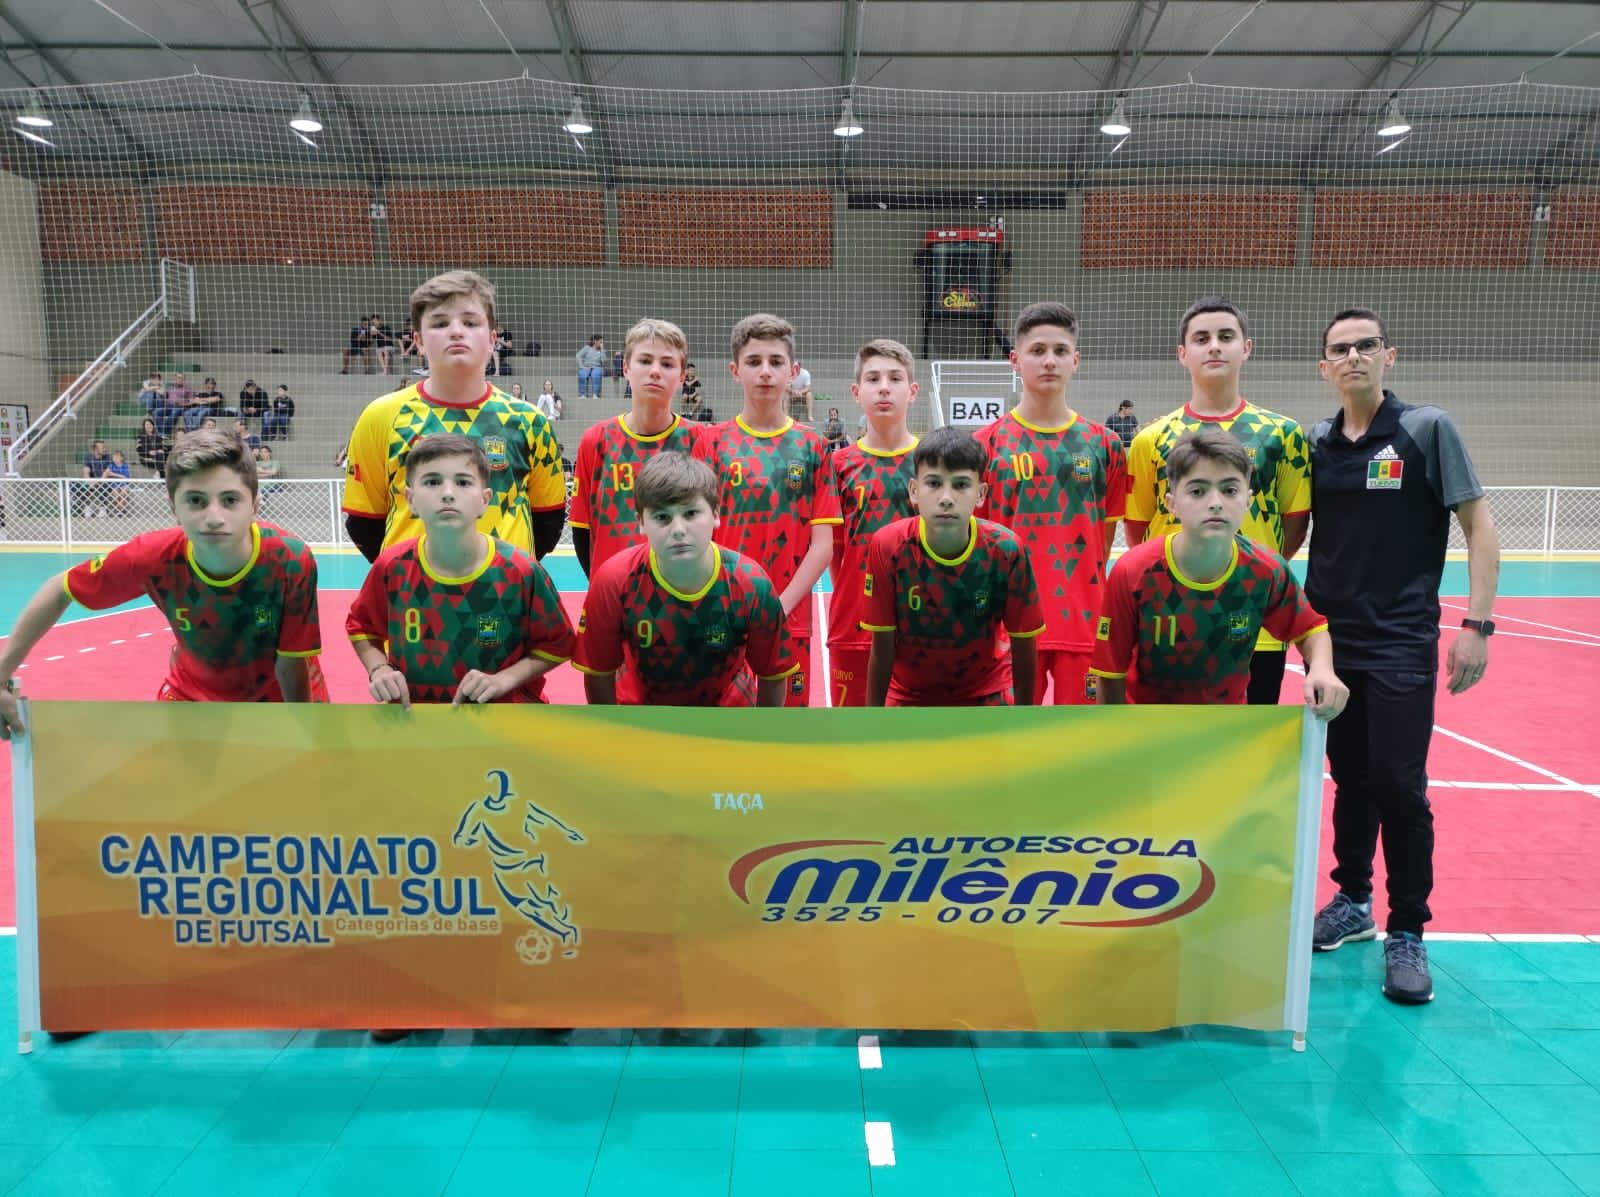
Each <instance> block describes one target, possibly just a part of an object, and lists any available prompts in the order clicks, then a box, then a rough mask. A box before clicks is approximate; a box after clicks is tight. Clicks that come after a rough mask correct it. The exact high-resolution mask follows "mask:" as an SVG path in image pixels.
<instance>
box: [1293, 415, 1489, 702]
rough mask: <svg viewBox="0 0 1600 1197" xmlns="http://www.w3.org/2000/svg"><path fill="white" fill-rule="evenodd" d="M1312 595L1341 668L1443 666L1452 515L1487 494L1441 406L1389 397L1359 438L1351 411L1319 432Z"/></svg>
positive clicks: (1429, 669)
mask: <svg viewBox="0 0 1600 1197" xmlns="http://www.w3.org/2000/svg"><path fill="white" fill-rule="evenodd" d="M1310 440H1311V561H1310V565H1309V567H1308V568H1307V570H1306V594H1307V596H1308V597H1309V598H1310V599H1311V602H1312V605H1313V606H1315V607H1316V609H1317V610H1318V611H1319V612H1321V613H1322V615H1323V616H1325V617H1326V618H1327V620H1328V632H1329V634H1330V635H1331V636H1332V638H1333V659H1334V667H1335V668H1336V669H1352V670H1406V671H1415V672H1419V673H1433V672H1435V671H1436V670H1437V669H1438V667H1439V579H1440V577H1441V576H1442V575H1443V573H1444V555H1445V547H1446V543H1447V541H1448V538H1449V534H1450V513H1451V512H1452V511H1454V510H1455V509H1456V507H1457V506H1458V505H1459V504H1461V503H1465V502H1468V501H1469V500H1472V499H1478V498H1482V497H1483V487H1482V486H1481V485H1479V483H1478V476H1477V474H1476V473H1475V472H1474V471H1473V468H1472V461H1471V459H1470V458H1469V457H1468V456H1467V450H1466V446H1465V445H1463V444H1462V442H1461V434H1460V433H1459V432H1457V431H1456V426H1455V425H1454V424H1453V423H1451V421H1450V417H1449V416H1447V415H1445V413H1444V412H1443V411H1442V410H1440V409H1439V408H1437V407H1412V406H1411V405H1410V404H1406V403H1401V402H1400V400H1398V399H1396V398H1395V397H1394V395H1393V394H1391V393H1390V392H1388V391H1385V392H1384V393H1383V403H1382V404H1381V405H1380V406H1379V408H1378V411H1377V414H1376V415H1375V416H1374V417H1373V421H1372V427H1370V428H1368V429H1367V431H1366V433H1365V434H1364V435H1363V436H1362V437H1361V439H1360V440H1355V441H1351V440H1347V439H1345V435H1344V412H1343V411H1340V412H1339V414H1338V415H1336V416H1334V417H1333V419H1331V420H1323V421H1322V422H1321V423H1320V424H1318V425H1317V426H1316V427H1315V428H1313V429H1312V430H1311V435H1310Z"/></svg>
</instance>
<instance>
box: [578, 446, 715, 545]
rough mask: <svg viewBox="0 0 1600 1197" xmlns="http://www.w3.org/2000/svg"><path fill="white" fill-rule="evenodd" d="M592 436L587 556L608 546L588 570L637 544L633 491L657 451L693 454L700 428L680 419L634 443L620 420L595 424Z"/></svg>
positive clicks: (588, 492)
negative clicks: (656, 435) (660, 432)
mask: <svg viewBox="0 0 1600 1197" xmlns="http://www.w3.org/2000/svg"><path fill="white" fill-rule="evenodd" d="M593 435H594V436H595V437H596V440H597V443H596V444H595V445H594V447H593V450H594V459H593V470H592V475H591V476H590V477H588V478H585V479H584V484H585V489H586V491H587V498H588V500H589V529H590V537H591V540H590V545H591V552H592V550H593V548H594V547H597V546H596V543H595V542H597V541H599V540H601V539H606V540H608V541H612V542H614V543H610V544H608V545H607V547H606V552H605V553H604V554H602V555H599V556H594V557H591V561H590V568H591V570H592V569H596V568H598V567H599V566H600V565H601V564H602V563H604V561H605V560H606V559H607V558H609V557H611V556H612V555H613V554H615V553H616V552H617V551H619V550H620V549H621V548H623V547H625V546H627V545H630V544H638V543H639V542H640V541H641V540H642V539H643V537H642V536H641V534H640V532H639V512H638V509H637V508H636V507H635V506H634V501H633V487H634V483H635V482H636V481H637V479H638V476H639V471H640V470H642V469H643V468H644V464H645V462H647V461H649V460H650V459H651V458H652V457H654V456H655V455H656V454H657V453H660V452H661V451H662V450H664V449H671V450H674V451H676V452H678V453H692V452H693V451H694V447H695V445H696V444H697V443H698V441H699V426H698V425H695V424H691V423H690V422H689V421H687V420H683V419H678V420H677V421H676V423H675V424H674V425H673V427H672V429H671V430H670V431H669V432H668V433H667V434H666V435H665V436H663V437H661V438H659V439H656V438H651V439H649V440H642V441H641V440H638V439H637V438H635V437H632V436H629V435H628V433H627V432H626V431H624V429H623V427H622V424H621V420H620V419H615V420H607V421H606V422H605V423H604V424H600V425H597V426H596V428H595V432H594V433H593Z"/></svg>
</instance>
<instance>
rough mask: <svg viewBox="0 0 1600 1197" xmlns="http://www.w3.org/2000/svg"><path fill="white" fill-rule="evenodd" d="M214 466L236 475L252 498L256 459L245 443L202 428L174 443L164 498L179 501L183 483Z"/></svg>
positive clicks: (229, 435)
mask: <svg viewBox="0 0 1600 1197" xmlns="http://www.w3.org/2000/svg"><path fill="white" fill-rule="evenodd" d="M214 466H224V467H226V468H227V469H230V470H232V471H233V472H234V473H235V474H237V475H239V479H240V481H242V482H243V483H244V484H245V488H246V489H247V490H249V492H250V495H251V497H252V498H254V497H255V494H256V487H257V479H256V459H255V458H254V457H253V456H251V454H250V450H249V449H246V448H245V446H244V442H243V441H241V440H240V439H239V438H238V437H237V436H236V435H234V434H233V433H231V432H218V431H216V430H214V429H209V428H201V429H197V430H196V431H194V432H191V433H189V434H188V435H187V436H185V437H184V438H183V440H182V441H179V442H177V443H175V444H174V445H173V446H172V451H171V452H170V453H168V454H167V498H168V499H176V498H177V497H178V488H179V487H180V486H182V485H183V482H184V479H186V478H189V477H191V476H193V475H195V474H198V473H200V472H201V471H202V470H209V469H211V468H212V467H214Z"/></svg>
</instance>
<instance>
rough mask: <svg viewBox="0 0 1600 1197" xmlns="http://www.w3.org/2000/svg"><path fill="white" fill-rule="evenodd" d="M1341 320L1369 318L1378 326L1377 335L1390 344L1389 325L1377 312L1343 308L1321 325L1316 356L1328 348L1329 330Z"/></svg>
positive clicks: (1369, 309) (1386, 343) (1365, 309)
mask: <svg viewBox="0 0 1600 1197" xmlns="http://www.w3.org/2000/svg"><path fill="white" fill-rule="evenodd" d="M1341 320H1370V321H1372V322H1373V323H1374V324H1376V325H1377V326H1378V335H1379V336H1380V337H1382V338H1383V343H1384V344H1385V345H1388V344H1390V341H1389V326H1388V325H1387V324H1386V323H1384V319H1383V317H1382V316H1380V315H1378V313H1377V312H1374V311H1373V310H1372V309H1371V308H1345V310H1344V311H1342V312H1340V313H1339V314H1338V315H1337V316H1335V317H1334V318H1333V319H1332V320H1330V321H1328V323H1327V324H1325V325H1324V326H1323V328H1322V343H1321V344H1320V345H1318V346H1317V354H1318V356H1321V354H1322V353H1323V351H1324V350H1326V349H1327V348H1328V332H1329V330H1330V329H1332V328H1333V326H1334V325H1335V324H1338V323H1339V321H1341Z"/></svg>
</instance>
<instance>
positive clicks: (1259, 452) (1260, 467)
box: [1148, 403, 1311, 552]
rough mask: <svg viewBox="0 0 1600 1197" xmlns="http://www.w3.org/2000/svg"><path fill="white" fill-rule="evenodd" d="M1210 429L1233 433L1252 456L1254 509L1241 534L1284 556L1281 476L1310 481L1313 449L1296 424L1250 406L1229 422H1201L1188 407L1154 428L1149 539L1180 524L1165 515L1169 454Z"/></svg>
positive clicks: (1251, 480) (1161, 421) (1251, 487)
mask: <svg viewBox="0 0 1600 1197" xmlns="http://www.w3.org/2000/svg"><path fill="white" fill-rule="evenodd" d="M1207 425H1211V426H1212V427H1214V428H1221V429H1224V430H1226V431H1228V432H1231V433H1232V434H1233V435H1234V437H1235V438H1236V439H1237V440H1238V441H1239V443H1240V444H1242V445H1243V446H1244V447H1245V449H1246V450H1247V451H1248V452H1249V454H1250V509H1249V512H1248V513H1247V514H1246V516H1245V520H1244V523H1243V524H1242V525H1241V526H1240V529H1239V530H1240V531H1241V532H1243V533H1244V534H1245V535H1246V536H1248V537H1249V538H1250V539H1251V540H1253V541H1255V542H1257V543H1258V544H1262V545H1265V546H1267V547H1268V548H1270V549H1272V550H1274V551H1276V552H1282V551H1283V514H1284V513H1283V505H1282V503H1281V502H1280V499H1279V495H1278V473H1279V471H1280V470H1286V471H1292V472H1293V474H1294V475H1295V476H1296V477H1297V478H1301V479H1307V478H1310V476H1311V446H1310V445H1309V444H1308V443H1307V441H1306V437H1305V433H1303V432H1302V431H1301V430H1300V425H1299V424H1298V423H1296V422H1295V421H1294V420H1291V419H1290V418H1289V417H1288V416H1280V415H1279V414H1278V413H1277V412H1272V411H1267V410H1266V409H1265V408H1260V407H1256V406H1254V405H1253V404H1250V403H1246V404H1245V405H1244V410H1243V411H1241V412H1240V413H1239V414H1238V415H1237V416H1235V417H1233V419H1231V420H1202V419H1200V418H1199V417H1197V416H1195V415H1193V414H1191V413H1190V411H1189V407H1188V405H1187V404H1185V405H1184V406H1183V407H1180V408H1179V409H1178V410H1177V411H1175V412H1171V413H1170V414H1168V415H1166V416H1164V417H1163V418H1162V419H1161V420H1160V422H1159V423H1157V424H1156V425H1155V426H1154V429H1153V436H1154V441H1155V460H1156V517H1155V519H1153V520H1151V521H1150V529H1149V533H1148V535H1150V536H1160V535H1162V534H1164V533H1166V532H1170V531H1172V530H1173V529H1175V528H1177V527H1178V523H1179V521H1178V520H1177V519H1176V518H1174V517H1173V516H1172V515H1170V514H1168V512H1167V509H1166V504H1167V454H1168V453H1170V452H1171V451H1172V446H1173V445H1174V444H1175V443H1176V442H1177V439H1178V438H1179V437H1180V436H1182V435H1183V434H1184V433H1185V432H1189V431H1191V430H1193V429H1195V428H1204V427H1206V426H1207ZM1307 493H1308V495H1309V490H1308V492H1307Z"/></svg>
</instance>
